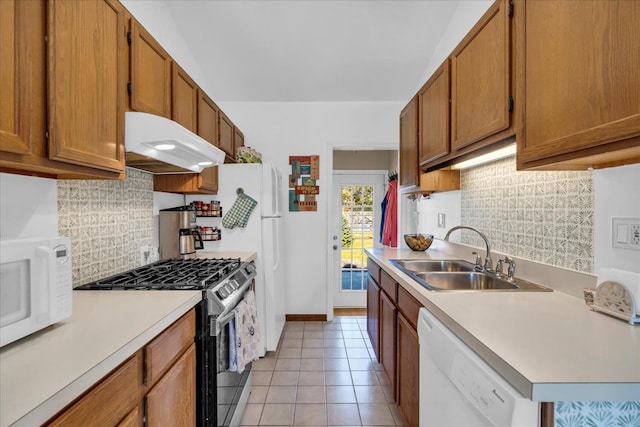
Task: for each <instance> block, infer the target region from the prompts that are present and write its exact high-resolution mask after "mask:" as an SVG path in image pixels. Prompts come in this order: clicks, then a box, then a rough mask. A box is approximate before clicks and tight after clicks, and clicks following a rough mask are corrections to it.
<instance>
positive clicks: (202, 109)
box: [198, 89, 220, 147]
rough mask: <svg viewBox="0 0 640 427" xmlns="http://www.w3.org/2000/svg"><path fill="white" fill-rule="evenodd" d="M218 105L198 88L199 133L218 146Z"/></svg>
mask: <svg viewBox="0 0 640 427" xmlns="http://www.w3.org/2000/svg"><path fill="white" fill-rule="evenodd" d="M219 111H220V109H219V108H218V106H217V105H216V104H215V102H213V101H212V100H211V98H209V97H208V96H207V94H206V93H204V92H203V91H202V89H198V135H200V136H201V137H202V138H204V139H206V140H207V141H209V142H210V143H212V144H213V145H215V146H216V147H217V146H218V112H219Z"/></svg>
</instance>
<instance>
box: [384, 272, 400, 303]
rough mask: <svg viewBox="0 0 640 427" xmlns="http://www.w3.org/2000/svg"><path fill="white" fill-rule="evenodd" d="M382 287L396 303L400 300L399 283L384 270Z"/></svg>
mask: <svg viewBox="0 0 640 427" xmlns="http://www.w3.org/2000/svg"><path fill="white" fill-rule="evenodd" d="M380 288H382V290H384V291H385V292H386V294H387V295H388V296H389V299H390V300H391V301H393V303H394V304H395V303H396V302H397V301H398V283H397V282H396V281H395V280H393V279H392V278H391V276H389V275H388V274H387V273H385V272H384V271H380Z"/></svg>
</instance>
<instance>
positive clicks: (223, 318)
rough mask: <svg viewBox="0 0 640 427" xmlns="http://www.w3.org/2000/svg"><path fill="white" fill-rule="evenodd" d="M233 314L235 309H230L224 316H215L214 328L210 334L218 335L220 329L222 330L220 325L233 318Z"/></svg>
mask: <svg viewBox="0 0 640 427" xmlns="http://www.w3.org/2000/svg"><path fill="white" fill-rule="evenodd" d="M235 315H236V313H235V311H231V312H230V313H228V314H227V315H225V316H218V317H216V321H215V325H214V328H215V330H213V331H212V334H213V335H215V336H218V335H220V331H222V327H223V326H224V325H226V324H227V323H229V321H230V320H231V319H233V318H234V317H235Z"/></svg>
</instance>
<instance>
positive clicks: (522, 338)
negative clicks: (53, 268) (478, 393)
mask: <svg viewBox="0 0 640 427" xmlns="http://www.w3.org/2000/svg"><path fill="white" fill-rule="evenodd" d="M367 252H368V253H369V256H370V257H371V258H372V259H373V260H374V261H376V262H377V263H378V264H379V265H380V266H381V267H382V268H383V270H384V271H386V272H387V273H388V274H389V275H390V276H391V277H393V278H394V279H395V280H396V281H397V282H398V283H399V284H400V285H401V286H402V287H404V288H405V289H406V290H407V291H408V292H410V293H411V294H412V295H413V296H414V297H415V298H416V299H418V300H419V301H420V302H421V303H422V304H423V305H424V306H425V307H426V308H427V309H428V310H429V311H431V312H432V313H433V314H434V315H436V317H438V318H439V319H440V320H441V321H442V322H443V323H444V324H445V325H446V326H447V327H449V328H450V329H451V330H452V331H453V332H454V333H455V334H456V335H458V337H459V338H461V339H462V340H463V341H464V342H465V343H466V344H467V345H468V346H469V347H471V348H472V349H473V350H474V351H475V352H476V353H478V355H479V356H480V357H481V358H482V359H484V360H485V361H486V362H487V363H488V364H489V365H490V366H492V367H493V368H494V369H495V370H496V371H497V372H498V373H499V374H500V375H501V376H502V377H504V378H505V379H506V380H507V381H508V382H509V383H511V384H512V385H513V386H514V387H515V388H516V389H517V390H518V391H520V393H522V394H523V395H524V396H525V397H528V398H530V399H532V400H534V401H540V402H553V401H560V400H567V401H578V400H583V401H584V400H593V401H603V400H604V401H621V400H630V401H638V400H640V327H639V326H632V325H629V324H628V323H626V322H624V321H621V320H619V319H615V318H612V317H609V316H606V315H603V314H601V313H596V312H593V311H590V310H589V309H588V308H587V306H586V305H585V303H584V301H583V300H582V299H580V298H576V297H574V296H571V295H568V294H566V293H563V292H558V291H554V292H455V291H453V292H451V291H450V292H442V291H440V292H438V291H430V290H427V289H426V288H424V287H422V286H420V285H419V284H418V283H416V282H415V281H413V279H411V278H410V277H409V276H407V275H406V274H404V273H403V272H402V271H401V270H399V269H398V268H396V267H394V266H393V265H391V264H389V263H388V260H389V259H407V258H432V259H452V258H459V257H455V256H451V255H448V254H447V253H446V252H444V251H438V250H434V249H432V248H430V249H429V250H427V251H426V252H424V253H423V252H413V251H410V250H408V249H369V250H367ZM518 276H519V275H518V273H517V272H516V277H518ZM524 278H525V279H529V278H527V277H524ZM536 283H538V284H540V285H543V286H544V285H547V286H548V284H545V283H542V282H540V281H536ZM589 286H593V283H591V282H585V284H584V286H583V287H589Z"/></svg>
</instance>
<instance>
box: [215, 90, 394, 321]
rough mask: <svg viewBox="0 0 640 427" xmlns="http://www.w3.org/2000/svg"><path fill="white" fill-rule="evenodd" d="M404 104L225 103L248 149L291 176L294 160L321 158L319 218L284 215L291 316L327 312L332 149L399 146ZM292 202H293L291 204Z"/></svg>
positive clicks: (306, 214) (307, 214)
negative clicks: (399, 128) (259, 153)
mask: <svg viewBox="0 0 640 427" xmlns="http://www.w3.org/2000/svg"><path fill="white" fill-rule="evenodd" d="M401 107H402V103H401V102H378V103H371V102H370V103H366V102H361V103H359V102H353V103H352V102H342V103H244V102H237V103H234V102H232V103H224V105H221V108H223V109H224V110H225V112H228V114H230V115H232V116H233V117H234V120H236V118H237V120H238V122H240V123H242V130H243V131H244V134H245V142H246V144H247V145H249V146H251V147H252V148H255V149H256V150H258V151H260V152H261V153H262V158H263V161H265V162H272V163H274V164H275V165H276V166H277V167H278V168H279V169H280V170H282V171H283V173H284V174H288V172H289V171H290V169H291V167H290V166H289V156H291V155H314V154H318V155H320V180H319V183H318V184H319V186H320V195H319V196H318V211H317V212H284V226H285V236H284V243H285V256H286V260H287V261H288V262H287V264H286V266H285V272H286V277H287V285H286V289H287V307H286V312H287V313H289V314H324V313H326V312H327V297H328V296H327V289H328V286H327V280H328V277H330V276H329V272H328V271H327V255H328V251H329V243H330V237H331V236H330V235H329V225H328V203H329V198H330V189H331V179H332V176H331V171H332V155H331V153H332V150H333V147H350V148H353V147H367V148H381V149H389V148H394V147H397V144H398V132H399V130H398V113H399V111H400V109H401ZM287 200H288V198H287Z"/></svg>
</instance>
